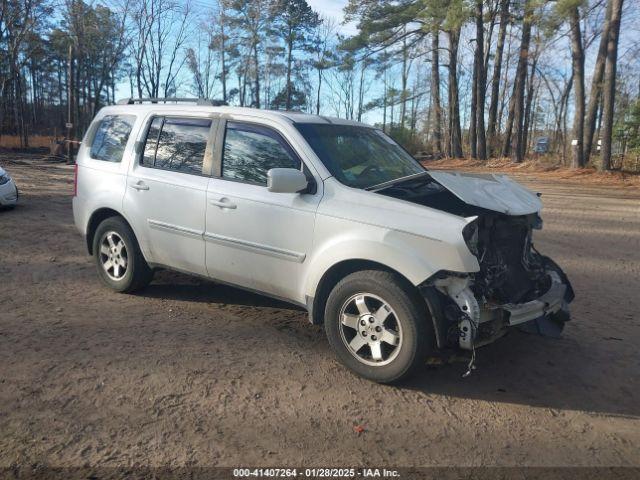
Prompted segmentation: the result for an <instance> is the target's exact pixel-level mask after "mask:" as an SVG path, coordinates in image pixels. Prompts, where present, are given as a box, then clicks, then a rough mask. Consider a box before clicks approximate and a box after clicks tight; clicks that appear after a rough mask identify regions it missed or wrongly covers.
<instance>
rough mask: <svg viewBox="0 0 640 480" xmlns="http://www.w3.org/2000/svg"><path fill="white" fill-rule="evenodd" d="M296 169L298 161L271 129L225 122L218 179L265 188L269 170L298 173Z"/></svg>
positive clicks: (289, 148)
mask: <svg viewBox="0 0 640 480" xmlns="http://www.w3.org/2000/svg"><path fill="white" fill-rule="evenodd" d="M300 166H301V162H300V159H299V158H298V157H297V155H295V153H294V152H293V151H292V149H291V147H289V145H288V144H287V143H286V142H285V141H284V140H283V139H282V137H281V136H280V135H279V134H278V133H277V132H275V131H274V130H271V129H270V128H268V127H262V126H259V125H252V124H243V123H239V122H227V130H226V133H225V138H224V150H223V157H222V178H225V179H228V180H236V181H241V182H247V183H253V184H256V185H266V184H267V172H268V171H269V170H270V169H272V168H295V169H298V170H299V169H300Z"/></svg>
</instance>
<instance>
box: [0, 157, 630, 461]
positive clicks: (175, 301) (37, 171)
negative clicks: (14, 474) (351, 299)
mask: <svg viewBox="0 0 640 480" xmlns="http://www.w3.org/2000/svg"><path fill="white" fill-rule="evenodd" d="M0 163H2V164H3V166H4V167H5V168H6V169H7V170H8V171H9V172H10V173H11V174H12V175H13V176H14V177H15V179H16V181H17V184H18V186H19V187H20V190H21V194H22V196H21V198H20V205H19V206H18V207H17V208H16V209H14V210H11V211H3V212H0V279H1V287H0V468H1V467H7V466H12V465H13V466H16V465H33V464H48V465H54V466H83V465H102V466H136V465H147V466H183V465H188V466H189V465H191V466H193V465H202V466H238V465H240V466H246V465H253V466H286V465H297V466H300V465H303V466H323V465H324V466H327V465H328V466H340V465H351V466H355V465H360V466H372V465H374V466H385V465H393V466H433V465H439V466H447V465H457V466H461V465H462V466H478V465H500V466H515V465H535V466H640V421H639V418H640V369H639V368H638V367H639V366H640V365H639V363H640V353H639V349H638V345H639V344H640V317H639V314H638V311H640V295H639V292H640V192H638V190H637V189H628V188H624V189H621V188H616V187H613V186H606V185H605V186H603V185H591V186H589V185H587V186H584V185H580V184H576V183H567V182H562V181H559V180H549V179H544V180H542V181H540V180H535V178H534V177H532V176H531V175H528V176H525V177H521V179H522V180H523V181H524V182H525V183H527V184H528V185H529V186H531V187H532V188H534V189H536V190H538V191H540V192H542V194H543V196H542V198H543V200H544V203H545V208H544V211H543V218H544V222H545V228H544V230H543V231H542V232H539V233H536V245H537V247H538V248H539V249H540V250H541V251H542V252H544V253H546V254H549V255H550V256H552V257H553V258H554V259H555V260H556V261H557V262H558V263H559V264H560V265H562V266H563V267H564V269H565V271H566V272H567V274H568V275H569V278H570V279H571V280H572V282H573V286H574V289H575V291H576V294H577V297H576V300H575V302H574V303H573V305H572V309H573V321H572V322H571V323H570V324H568V325H567V328H566V329H565V333H564V336H563V338H561V339H548V338H542V337H538V336H534V335H528V334H524V333H521V332H513V333H512V334H510V335H508V336H507V337H505V338H503V339H501V340H500V341H499V342H498V343H496V344H494V345H491V346H488V347H484V348H483V349H481V350H480V351H479V358H478V364H479V366H478V370H476V371H475V372H474V374H473V375H472V376H471V377H470V378H467V379H462V378H461V374H462V373H463V372H464V369H465V364H464V363H461V362H453V363H450V364H447V365H444V366H426V365H425V368H424V371H423V372H421V374H420V375H418V377H417V378H415V379H414V380H412V381H411V382H409V383H407V384H406V385H404V386H402V387H389V386H381V385H377V384H374V383H370V382H368V381H365V380H362V379H360V378H357V377H355V376H353V375H352V374H350V373H349V372H348V371H347V370H345V369H344V368H343V367H341V366H340V365H339V364H338V363H337V362H336V361H335V360H334V357H333V355H332V354H331V352H330V350H329V346H328V344H327V341H326V340H325V337H324V334H323V330H322V329H321V328H320V327H316V326H311V325H309V324H308V323H307V317H306V315H305V313H304V312H302V311H300V310H299V309H297V308H296V307H291V306H288V305H286V304H283V303H279V302H276V301H273V300H270V299H267V298H263V297H260V296H257V295H253V294H248V293H245V292H243V291H240V290H235V289H232V288H229V287H222V286H218V285H214V284H212V283H208V282H205V281H201V280H198V279H194V278H190V277H188V276H185V275H180V274H174V273H169V272H162V273H161V274H160V275H157V277H156V280H155V281H154V283H153V284H152V285H151V286H150V287H149V288H147V289H146V290H145V291H143V292H141V293H139V294H136V295H119V294H116V293H112V292H111V291H109V290H107V289H106V288H105V287H103V286H102V285H101V284H100V283H99V281H98V278H97V276H96V273H95V271H94V266H93V264H92V262H91V259H90V258H89V257H88V256H87V253H86V251H85V247H84V243H83V240H82V239H81V238H80V236H79V234H78V233H77V231H76V230H75V227H74V225H73V220H72V213H71V193H72V183H73V170H72V167H68V166H65V165H59V164H58V165H56V164H47V163H45V162H43V161H35V160H26V161H18V162H16V161H11V160H8V159H7V158H6V157H5V158H0ZM355 425H361V426H363V427H364V431H363V432H361V433H357V432H356V431H355V430H354V426H355Z"/></svg>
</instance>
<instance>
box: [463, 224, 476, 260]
mask: <svg viewBox="0 0 640 480" xmlns="http://www.w3.org/2000/svg"><path fill="white" fill-rule="evenodd" d="M462 237H463V238H464V242H465V243H466V244H467V248H468V249H469V251H470V252H471V253H473V254H474V255H475V256H476V257H477V256H478V220H477V219H476V220H473V221H471V222H469V223H467V224H466V225H465V227H464V228H463V229H462Z"/></svg>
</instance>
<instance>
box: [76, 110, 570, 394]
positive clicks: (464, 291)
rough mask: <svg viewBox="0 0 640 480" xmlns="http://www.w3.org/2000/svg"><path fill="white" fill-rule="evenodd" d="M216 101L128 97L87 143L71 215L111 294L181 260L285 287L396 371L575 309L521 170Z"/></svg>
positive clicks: (348, 354)
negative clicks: (451, 160) (432, 157)
mask: <svg viewBox="0 0 640 480" xmlns="http://www.w3.org/2000/svg"><path fill="white" fill-rule="evenodd" d="M204 103H206V102H198V104H196V105H187V104H179V103H178V104H168V103H167V102H166V101H164V102H163V101H160V102H158V101H154V102H153V103H150V102H144V101H133V100H128V101H126V102H122V104H119V105H116V106H111V107H106V108H103V109H102V110H101V111H100V112H99V113H98V115H97V116H96V118H95V119H94V121H93V123H92V124H91V126H90V128H89V130H88V132H87V134H86V135H85V137H84V140H83V142H82V146H81V148H80V150H79V152H78V157H77V169H76V172H77V173H76V174H77V176H76V192H75V196H74V198H73V210H74V217H75V223H76V226H77V227H78V229H79V230H80V232H81V233H82V234H83V235H84V237H85V238H86V245H87V248H88V251H89V253H90V254H92V255H93V257H94V259H95V262H96V265H97V271H98V275H99V276H100V278H101V279H102V281H103V282H104V283H105V284H106V285H108V286H109V287H111V288H112V289H114V290H117V291H119V292H132V291H134V290H137V289H140V288H143V287H145V286H146V285H147V284H148V283H149V282H150V281H151V278H152V275H153V271H154V269H157V268H168V269H172V270H176V271H181V272H187V273H190V274H193V275H198V276H201V277H204V278H208V279H212V280H215V281H216V282H221V283H227V284H232V285H236V286H239V287H242V288H245V289H247V290H251V291H255V292H260V293H263V294H266V295H269V296H272V297H275V298H279V299H284V300H286V301H288V302H291V303H294V304H297V305H300V306H302V307H304V308H306V309H307V311H308V312H309V319H310V321H311V322H312V323H315V324H324V326H325V329H326V333H327V336H328V339H329V342H330V344H331V346H332V347H333V349H334V350H335V353H336V355H337V357H338V358H339V360H340V361H341V362H342V363H343V364H345V365H346V366H347V367H349V368H350V369H351V370H353V371H354V372H356V373H358V374H359V375H361V376H363V377H366V378H369V379H372V380H375V381H378V382H386V383H388V382H394V381H397V380H400V379H402V378H404V377H406V376H407V375H408V374H410V373H412V372H414V371H415V370H416V369H417V368H419V367H420V366H421V365H424V361H425V359H426V358H427V357H428V356H430V355H433V354H435V353H436V352H437V351H447V350H456V349H463V350H469V351H474V349H475V347H478V346H480V345H484V344H487V343H490V342H492V341H493V340H495V339H497V338H498V337H500V336H502V335H503V334H504V333H505V332H506V331H508V329H509V328H510V327H513V326H516V325H525V324H526V326H527V328H529V329H530V330H536V331H539V332H541V333H551V334H557V333H559V332H560V331H561V330H562V327H563V325H564V323H565V322H566V321H567V320H568V319H569V314H568V303H569V302H570V301H571V300H572V299H573V292H572V289H571V286H570V284H569V281H568V280H567V278H566V276H565V274H564V273H563V272H562V270H561V269H560V268H559V267H558V266H557V265H556V264H555V263H554V262H553V261H551V260H550V259H549V258H547V257H545V256H543V255H541V254H540V253H538V251H537V250H536V249H535V248H534V247H533V243H532V232H533V230H534V229H537V228H541V226H542V221H541V219H540V216H539V212H540V210H541V207H542V205H541V203H540V199H539V198H538V196H537V195H535V194H534V193H532V192H530V191H529V190H527V189H526V188H524V187H522V186H520V185H519V184H517V183H515V182H513V181H512V180H510V179H509V178H508V177H506V176H501V175H477V174H460V173H453V172H434V171H427V170H425V169H424V168H423V167H422V166H421V164H420V163H418V162H417V161H416V160H415V159H413V158H412V157H411V156H410V155H409V154H408V153H407V152H406V151H405V150H404V149H403V148H401V147H400V146H399V145H398V144H397V143H396V142H394V141H393V140H392V139H391V138H389V137H388V136H387V135H385V134H384V133H383V132H382V131H381V130H379V129H377V128H373V127H371V126H368V125H364V124H361V123H356V122H353V121H347V120H341V119H336V118H327V117H322V116H315V115H306V114H302V113H289V112H280V111H264V110H255V109H248V108H235V107H226V106H212V105H205V104H204ZM515 353H516V352H514V354H515Z"/></svg>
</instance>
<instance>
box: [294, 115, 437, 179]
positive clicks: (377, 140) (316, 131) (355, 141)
mask: <svg viewBox="0 0 640 480" xmlns="http://www.w3.org/2000/svg"><path fill="white" fill-rule="evenodd" d="M296 128H297V129H298V131H299V132H300V133H301V134H302V136H303V137H304V138H305V140H306V141H307V143H308V144H309V145H310V146H311V148H312V149H313V151H314V152H315V153H316V155H318V157H320V160H322V163H324V165H325V166H326V167H327V169H328V170H329V171H330V172H331V174H332V175H333V176H334V177H336V178H337V179H338V180H339V181H340V182H342V183H344V184H345V185H348V186H350V187H355V188H370V187H373V186H375V185H379V184H381V183H387V182H391V181H393V180H397V179H399V178H403V177H408V176H410V175H417V174H420V173H424V172H425V171H426V170H425V169H424V167H422V165H420V163H418V161H417V160H415V159H414V158H413V157H412V156H411V155H409V154H408V153H407V152H406V151H405V150H404V149H403V148H402V147H401V146H400V145H398V144H397V143H396V142H395V141H394V140H393V139H391V138H390V137H388V136H387V135H385V134H384V133H383V132H382V131H381V130H377V129H374V128H369V127H359V126H352V125H331V124H329V125H327V124H320V123H299V124H296Z"/></svg>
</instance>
